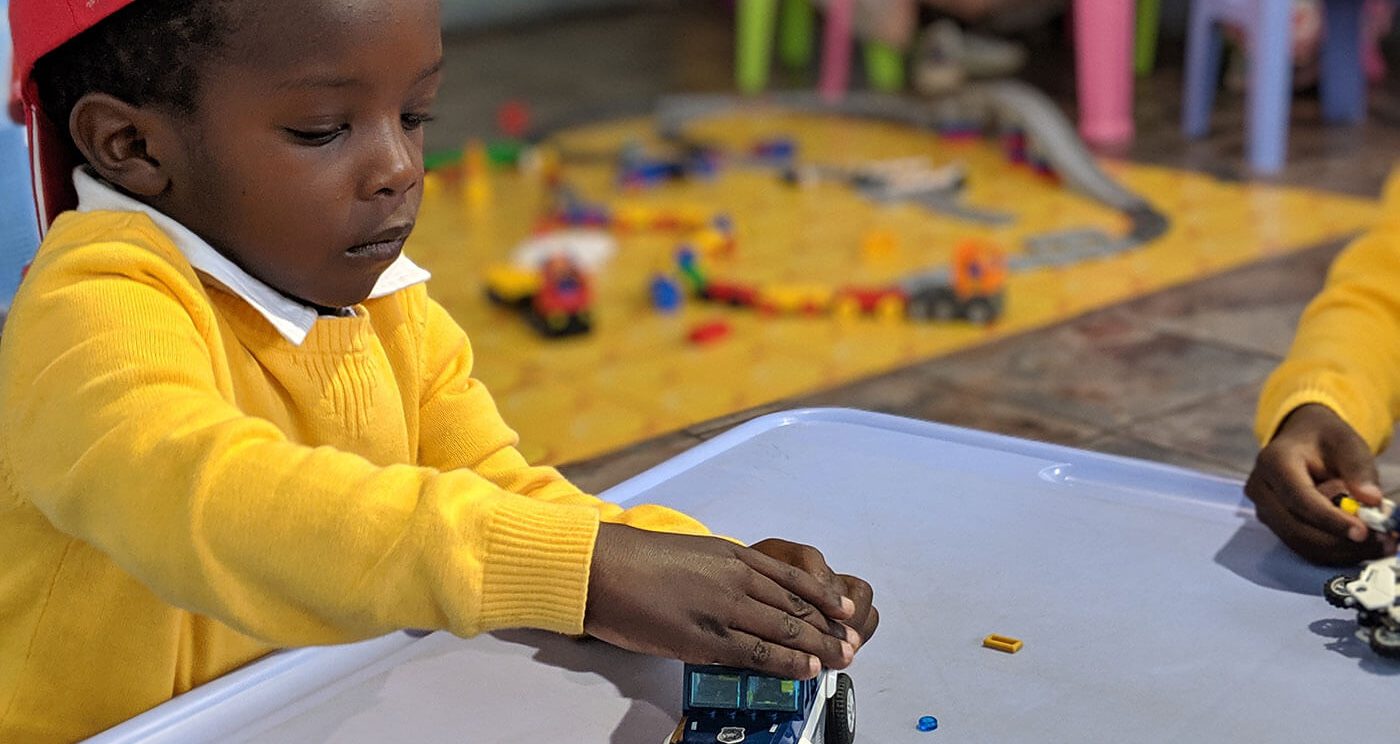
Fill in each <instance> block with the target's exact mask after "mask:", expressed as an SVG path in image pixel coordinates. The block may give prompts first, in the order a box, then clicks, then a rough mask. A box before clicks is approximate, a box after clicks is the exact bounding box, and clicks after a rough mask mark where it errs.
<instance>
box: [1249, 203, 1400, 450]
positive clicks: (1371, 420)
mask: <svg viewBox="0 0 1400 744" xmlns="http://www.w3.org/2000/svg"><path fill="white" fill-rule="evenodd" d="M1387 202H1388V205H1387V217H1386V218H1385V221H1384V222H1382V224H1380V225H1379V226H1377V227H1376V228H1375V229H1373V230H1372V231H1371V232H1370V233H1368V234H1367V235H1365V236H1363V237H1362V238H1360V239H1358V240H1357V241H1356V242H1355V243H1353V244H1352V245H1351V246H1349V247H1348V248H1347V249H1346V250H1345V251H1344V252H1343V253H1342V254H1341V255H1340V256H1339V257H1338V258H1337V260H1336V262H1335V263H1334V264H1333V266H1332V269H1331V271H1330V272H1329V275H1328V279H1327V285H1326V287H1325V288H1324V289H1323V291H1322V293H1321V294H1319V295H1318V296H1317V298H1316V299H1314V300H1313V301H1312V303H1311V304H1309V305H1308V308H1307V310H1305V311H1304V313H1303V316H1302V318H1301V320H1300V321H1299V324H1298V333H1297V335H1296V337H1295V338H1294V341H1293V346H1292V348H1291V349H1290V351H1289V353H1288V357H1287V358H1286V359H1285V360H1284V362H1283V364H1282V365H1280V366H1279V368H1278V369H1277V370H1275V371H1274V373H1273V374H1272V375H1271V376H1270V378H1269V380H1268V382H1267V383H1266V384H1265V386H1264V390H1263V393H1262V394H1261V395H1260V400H1259V411H1258V414H1257V417H1256V420H1255V433H1256V435H1257V436H1258V438H1259V441H1260V442H1261V443H1265V444H1266V443H1268V442H1269V441H1270V440H1271V439H1273V437H1274V435H1275V434H1276V433H1277V431H1278V428H1279V425H1280V424H1281V423H1282V422H1283V420H1284V419H1285V418H1286V417H1287V416H1288V415H1289V413H1291V412H1292V411H1294V410H1296V409H1297V408H1298V407H1299V406H1302V405H1305V404H1308V403H1318V404H1321V405H1324V406H1326V407H1328V408H1330V409H1332V410H1333V411H1335V412H1336V413H1337V414H1338V415H1339V416H1341V418H1342V419H1343V420H1344V421H1346V422H1347V423H1348V424H1349V425H1350V426H1351V427H1352V428H1353V429H1355V430H1356V431H1357V432H1358V433H1359V434H1360V435H1361V436H1362V438H1364V439H1365V440H1366V443H1367V444H1368V445H1369V446H1370V447H1371V449H1372V451H1373V452H1375V451H1379V450H1380V449H1382V448H1383V447H1384V446H1385V444H1386V442H1387V441H1388V440H1389V438H1390V433H1391V430H1392V429H1393V427H1394V422H1395V419H1396V416H1397V414H1400V180H1393V183H1392V186H1391V194H1390V198H1388V199H1387Z"/></svg>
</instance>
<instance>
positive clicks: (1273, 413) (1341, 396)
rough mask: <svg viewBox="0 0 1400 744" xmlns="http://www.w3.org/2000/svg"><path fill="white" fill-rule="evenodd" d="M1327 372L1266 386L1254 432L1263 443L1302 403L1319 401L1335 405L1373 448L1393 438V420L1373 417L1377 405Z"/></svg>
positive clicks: (1276, 431) (1338, 414)
mask: <svg viewBox="0 0 1400 744" xmlns="http://www.w3.org/2000/svg"><path fill="white" fill-rule="evenodd" d="M1336 378H1337V376H1336V375H1333V374H1330V373H1324V374H1321V375H1317V376H1315V377H1313V378H1311V379H1304V380H1299V381H1298V382H1297V383H1295V384H1294V385H1292V386H1290V387H1288V388H1287V389H1271V388H1272V386H1269V387H1266V388H1265V390H1264V394H1263V396H1262V397H1261V398H1260V401H1259V413H1258V416H1257V418H1256V419H1255V422H1254V433H1255V436H1256V437H1258V439H1259V443H1260V445H1267V444H1268V443H1269V442H1270V441H1272V440H1273V438H1274V436H1275V435H1277V434H1278V429H1279V427H1280V426H1282V425H1283V420H1284V419H1286V418H1288V415H1289V414H1290V413H1292V412H1293V411H1295V410H1297V409H1298V408H1299V407H1300V406H1305V405H1308V404H1309V403H1316V404H1319V405H1323V406H1326V407H1328V408H1330V409H1332V412H1333V413H1335V414H1337V416H1338V417H1339V418H1341V419H1342V420H1343V421H1345V422H1346V423H1347V425H1348V426H1350V427H1351V428H1352V429H1354V430H1356V433H1357V434H1359V435H1360V436H1361V438H1362V439H1363V440H1365V442H1366V444H1367V446H1369V447H1370V448H1371V451H1372V452H1379V451H1381V449H1382V448H1384V447H1385V444H1386V442H1387V441H1388V440H1389V438H1390V429H1391V422H1389V421H1374V420H1372V419H1375V418H1376V416H1375V415H1374V410H1373V409H1374V406H1372V405H1369V404H1368V403H1367V401H1366V400H1365V399H1364V397H1363V396H1361V395H1360V394H1359V393H1357V392H1356V391H1355V390H1353V389H1352V386H1351V385H1349V384H1347V383H1346V381H1345V380H1342V379H1336Z"/></svg>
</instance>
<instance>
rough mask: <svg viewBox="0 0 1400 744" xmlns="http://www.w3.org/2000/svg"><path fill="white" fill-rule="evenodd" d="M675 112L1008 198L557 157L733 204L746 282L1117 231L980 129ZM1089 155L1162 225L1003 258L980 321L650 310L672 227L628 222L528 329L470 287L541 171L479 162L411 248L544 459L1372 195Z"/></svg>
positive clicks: (921, 353)
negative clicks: (718, 323) (873, 239)
mask: <svg viewBox="0 0 1400 744" xmlns="http://www.w3.org/2000/svg"><path fill="white" fill-rule="evenodd" d="M690 134H691V135H693V136H695V137H697V138H701V139H704V140H706V141H709V142H716V143H722V144H725V145H728V146H731V147H733V148H734V149H735V150H744V149H746V148H748V147H750V146H751V145H752V144H753V143H754V142H756V141H759V140H762V139H765V138H772V137H787V138H791V139H792V140H793V141H795V142H796V144H797V148H798V153H799V155H800V158H801V159H802V160H803V161H804V162H819V163H825V164H829V165H855V164H858V163H860V162H862V161H869V160H884V159H893V158H907V157H910V156H914V155H917V156H923V157H926V158H928V160H929V163H930V165H931V166H939V165H943V164H948V163H954V162H957V163H961V164H963V166H964V167H965V168H966V173H967V175H968V181H967V187H966V191H965V196H964V201H965V203H966V204H967V205H969V206H974V207H979V208H984V209H993V210H997V211H1001V212H1006V213H1009V214H1011V215H1012V216H1014V221H1013V222H1011V223H1010V224H1009V225H1006V226H1003V227H988V226H984V225H979V224H974V223H969V222H964V221H959V220H958V219H954V218H951V217H948V216H944V215H940V214H935V213H932V212H930V211H927V210H925V209H923V208H921V207H918V206H912V205H908V204H897V205H887V204H878V203H874V202H872V201H870V200H868V199H867V198H865V197H864V196H862V195H860V194H858V193H856V192H855V191H854V190H852V189H851V188H849V187H847V186H845V185H842V184H839V183H822V184H819V185H817V186H814V187H810V188H795V187H792V186H790V185H787V184H784V183H783V182H782V180H781V179H779V178H778V177H777V176H776V175H775V173H774V172H773V171H772V170H764V169H759V168H746V167H732V168H725V169H723V170H722V171H721V172H720V174H719V175H718V177H717V178H715V179H714V180H711V181H687V182H681V183H674V184H667V185H662V186H659V187H657V188H655V189H652V190H647V191H642V192H638V193H623V192H620V191H619V188H618V185H617V172H616V166H615V164H614V163H612V162H610V161H608V160H607V159H604V158H599V159H596V160H588V159H583V160H580V161H578V162H570V163H568V164H567V165H565V166H564V177H565V178H566V179H567V181H568V182H569V183H570V184H572V185H573V186H574V187H575V188H576V189H577V190H578V193H579V194H581V195H582V196H583V197H585V198H587V199H588V200H590V201H594V202H598V203H601V204H608V205H614V206H616V205H618V204H633V205H646V206H653V207H658V208H679V209H695V208H703V209H705V210H712V211H714V212H722V213H726V214H728V215H729V216H730V217H732V219H733V223H734V226H735V230H736V232H737V240H738V244H737V245H738V247H737V250H736V251H735V252H734V253H733V255H732V256H730V257H728V258H725V257H718V258H714V259H711V260H710V261H709V262H708V264H707V269H708V270H709V271H710V272H711V273H712V274H713V275H716V276H723V277H725V278H732V279H742V280H744V281H750V282H754V283H761V282H793V283H808V284H810V283H826V284H830V285H833V286H837V285H845V284H862V285H878V284H888V283H891V282H893V281H897V280H898V279H899V278H901V277H904V276H907V275H909V274H911V273H914V272H918V271H920V270H926V269H929V268H931V267H938V266H941V265H945V264H947V262H948V261H949V259H950V256H951V255H952V251H953V249H954V247H955V246H956V245H957V244H958V242H959V241H960V240H962V239H964V238H967V237H973V236H976V237H982V238H988V239H990V240H992V241H994V242H996V243H997V244H999V245H1000V246H1002V248H1003V249H1004V250H1005V251H1006V253H1007V254H1008V255H1009V256H1010V257H1012V258H1013V259H1014V258H1015V257H1016V256H1017V254H1018V253H1020V252H1021V251H1023V250H1024V248H1023V246H1024V241H1025V239H1026V238H1028V237H1031V236H1035V235H1038V234H1043V233H1046V232H1047V231H1056V230H1068V229H1074V228H1081V227H1091V228H1098V229H1100V230H1103V231H1104V232H1107V233H1110V234H1115V235H1118V234H1123V233H1124V232H1125V231H1126V230H1127V229H1128V223H1127V218H1126V217H1125V216H1123V215H1122V214H1121V213H1119V212H1116V211H1114V210H1112V209H1110V208H1108V207H1106V206H1103V205H1101V204H1099V203H1097V202H1095V201H1092V200H1090V199H1088V198H1086V197H1083V196H1080V195H1079V194H1076V193H1073V192H1071V191H1070V190H1068V189H1066V188H1063V187H1061V186H1060V185H1058V183H1056V182H1055V181H1054V180H1053V179H1050V178H1047V177H1045V176H1042V175H1039V174H1037V173H1035V172H1033V171H1032V170H1031V169H1028V168H1025V167H1014V166H1012V165H1011V164H1010V163H1009V162H1008V160H1007V158H1006V157H1005V156H1004V154H1003V151H1002V149H1001V148H1000V147H999V145H998V144H997V143H996V142H994V141H984V140H971V141H956V140H950V139H946V138H942V137H939V136H938V135H936V134H934V133H931V132H927V131H921V130H918V129H915V128H912V127H907V126H902V125H898V124H890V123H885V122H879V121H872V120H862V119H855V118H841V117H831V116H819V115H815V114H797V113H782V112H776V111H770V112H768V113H763V114H755V113H745V112H735V113H733V114H727V115H720V116H716V117H712V118H707V119H705V120H703V121H700V122H697V123H695V124H694V125H693V126H692V127H691V129H690ZM653 138H654V135H653V123H652V122H651V121H649V120H627V121H621V122H614V123H609V124H604V125H596V126H589V127H582V128H578V129H575V130H571V131H568V132H566V133H564V134H562V135H558V136H556V137H555V138H553V140H552V144H554V145H556V146H558V147H559V148H560V149H561V150H563V151H566V152H583V153H587V152H598V153H605V152H616V151H618V150H619V148H621V147H622V146H623V145H624V144H626V143H628V142H643V143H646V142H651V141H653ZM1102 165H1103V168H1104V169H1105V170H1106V171H1107V172H1108V173H1109V174H1110V175H1111V176H1112V177H1113V178H1115V179H1117V180H1118V181H1119V182H1120V183H1122V184H1123V185H1125V186H1127V187H1128V188H1129V189H1131V190H1133V191H1135V192H1136V193H1138V194H1140V195H1143V196H1144V197H1146V198H1147V199H1148V200H1149V201H1151V202H1152V204H1153V205H1154V206H1155V207H1156V208H1157V209H1158V210H1159V211H1161V212H1162V213H1164V214H1166V215H1167V216H1168V217H1169V218H1170V220H1171V224H1172V226H1171V229H1170V231H1169V232H1168V233H1167V234H1166V235H1165V237H1163V238H1161V239H1158V240H1156V241H1153V242H1151V243H1149V244H1148V245H1146V246H1144V247H1141V248H1137V249H1134V250H1131V251H1128V252H1124V253H1122V254H1119V255H1114V256H1111V257H1107V258H1097V259H1088V260H1082V261H1078V262H1076V263H1072V264H1069V265H1063V266H1056V267H1042V268H1034V269H1029V270H1025V271H1019V272H1015V273H1013V274H1012V275H1011V277H1010V279H1009V280H1008V282H1007V290H1006V310H1005V313H1004V315H1003V316H1002V317H1001V320H1000V321H999V322H998V323H996V324H994V325H992V326H989V327H977V326H972V325H969V324H966V323H950V324H936V323H918V322H908V321H894V322H891V321H881V320H876V319H873V318H857V319H840V318H836V317H831V316H821V317H803V316H792V317H789V316H779V317H770V316H764V315H762V314H759V313H755V312H752V311H750V310H745V309H741V308H729V307H721V306H717V305H707V304H702V303H698V302H695V301H693V300H689V299H687V301H686V303H685V304H684V306H683V307H682V308H681V310H680V311H679V312H677V313H676V314H674V315H665V314H661V313H658V312H657V311H655V310H653V309H652V307H651V304H650V299H649V292H648V285H649V282H650V279H651V277H652V275H653V273H654V272H657V271H670V272H672V273H674V269H675V265H676V264H675V252H676V247H677V245H678V243H679V242H680V235H678V234H677V233H674V232H669V233H668V232H639V233H636V234H631V235H624V236H621V237H620V239H619V246H618V251H617V253H616V255H615V256H614V257H613V258H612V260H611V262H610V263H609V264H608V265H607V267H606V268H605V269H604V270H602V271H600V272H599V273H598V274H597V275H596V277H595V278H594V292H595V297H596V300H595V306H594V311H593V317H594V330H593V332H592V333H590V334H588V335H586V336H581V337H575V338H570V339H565V340H544V339H542V338H540V337H539V336H538V335H537V334H536V333H535V332H534V331H533V330H532V329H531V328H530V327H529V326H528V325H527V324H526V323H525V322H524V321H523V320H522V319H521V318H520V317H519V316H518V315H517V314H515V313H513V312H511V311H509V310H506V309H502V308H499V307H495V306H493V305H491V304H490V303H489V302H488V301H487V300H486V298H485V284H484V282H485V274H486V269H487V267H488V266H490V265H492V264H495V263H499V262H501V261H504V260H506V259H507V257H508V256H509V255H510V254H511V251H512V249H513V248H515V247H516V246H517V245H518V244H520V243H521V241H523V240H524V239H526V238H527V237H528V236H529V234H530V232H531V230H532V227H533V226H534V225H535V223H536V221H537V220H538V218H539V217H540V215H541V214H542V213H543V212H544V211H545V210H546V209H547V208H548V206H549V204H550V203H551V202H550V197H549V192H548V190H547V188H546V186H545V185H544V184H543V183H542V181H541V179H540V178H539V177H537V176H529V175H524V174H521V173H517V172H515V171H505V170H500V171H494V172H492V173H491V175H490V188H489V189H488V190H487V192H488V193H486V194H484V195H482V196H478V198H477V199H476V200H475V203H473V201H474V200H470V199H467V198H465V197H464V195H463V194H462V193H461V192H460V190H458V189H454V188H450V187H448V188H437V189H432V190H430V192H429V193H428V194H426V196H425V201H424V206H423V211H422V216H421V219H420V221H419V225H418V229H417V230H416V232H415V233H414V235H413V238H412V239H411V241H410V244H409V246H408V253H409V254H410V255H411V256H412V257H413V258H414V260H416V261H417V262H419V263H420V264H422V265H423V266H424V267H426V268H428V269H429V270H431V271H432V272H433V275H434V278H433V280H432V282H431V284H430V289H431V292H432V294H433V295H434V296H435V297H436V298H437V299H438V301H440V302H441V303H442V304H443V305H444V306H446V308H447V309H448V310H449V311H450V312H451V313H452V314H453V316H454V317H455V318H456V319H457V320H458V321H459V322H460V323H461V324H462V325H463V327H465V328H466V330H467V333H468V334H469V335H470V336H471V339H472V343H473V346H474V348H475V351H476V359H477V366H476V371H475V373H476V376H477V377H479V378H480V379H481V380H482V381H484V382H485V383H486V385H487V386H488V387H489V388H490V389H491V391H492V393H493V395H494V396H495V398H496V401H497V403H498V404H499V406H500V409H501V412H502V414H503V415H504V417H505V419H506V421H508V422H509V423H510V424H511V425H512V426H513V427H515V428H516V429H517V430H518V431H519V432H520V434H521V438H522V443H521V447H522V450H523V451H524V453H525V454H526V456H527V457H529V458H530V459H531V460H533V461H538V462H543V463H550V464H557V463H563V462H568V461H574V460H578V459H581V458H586V457H590V456H593V455H597V454H600V453H604V452H607V451H610V450H614V449H617V448H619V447H623V446H625V445H628V444H631V443H634V442H637V441H638V440H641V439H644V438H646V437H650V436H653V435H656V434H661V433H664V432H667V431H671V430H675V429H678V428H681V427H684V426H687V425H690V424H694V423H696V422H700V421H703V420H706V419H710V418H713V417H716V416H720V415H723V414H726V413H731V412H734V411H737V410H741V409H744V408H747V407H751V406H755V405H759V404H762V403H765V402H769V401H772V400H775V399H778V398H783V397H787V396H792V395H796V394H800V393H805V392H809V391H812V390H815V389H819V388H826V387H831V386H835V385H839V384H841V383H845V382H849V381H852V380H855V379H857V378H861V377H865V376H868V375H872V374H875V373H879V372H883V371H887V370H890V369H892V368H896V367H900V366H903V365H907V364H910V363H912V362H916V361H919V360H923V359H928V358H929V357H933V356H937V355H940V354H946V353H949V352H952V351H956V350H958V349H963V348H966V347H968V346H972V345H974V344H981V343H985V342H987V341H990V340H993V339H996V338H1000V337H1003V336H1006V335H1009V334H1013V333H1019V332H1022V331H1025V330H1028V329H1032V328H1037V327H1041V326H1045V325H1048V324H1051V323H1054V322H1056V321H1061V320H1064V319H1066V318H1069V317H1071V316H1074V315H1077V314H1080V313H1083V312H1085V311H1088V310H1093V309H1096V308H1101V307H1104V306H1106V305H1110V304H1113V303H1117V302H1121V301H1123V300H1126V299H1129V298H1132V297H1136V296H1140V295H1143V294H1146V293H1149V292H1152V291H1154V290H1158V289H1162V288H1164V287H1168V286H1171V285H1176V284H1181V283H1183V282H1188V281H1191V280H1195V279H1199V278H1201V277H1204V276H1208V275H1211V274H1215V273H1219V272H1222V271H1225V270H1227V269H1230V268H1233V267H1236V266H1239V265H1241V264H1245V263H1248V262H1251V261H1257V260H1260V259H1264V258H1268V257H1270V256H1276V255H1279V254H1281V253H1287V252H1289V251H1295V250H1298V249H1301V248H1305V247H1309V246H1313V245H1317V244H1319V243H1321V242H1323V241H1326V240H1330V239H1334V238H1337V237H1339V236H1343V235H1346V234H1349V233H1353V232H1356V231H1358V230H1360V229H1362V228H1364V227H1365V226H1366V225H1367V224H1368V223H1369V222H1370V221H1371V220H1372V219H1373V217H1374V216H1375V213H1376V206H1375V204H1374V203H1373V202H1370V201H1365V200H1361V199H1354V198H1347V197H1342V196H1336V195H1332V194H1327V193H1322V192H1317V191H1309V190H1304V189H1293V188H1281V187H1276V186H1269V185H1256V184H1235V183H1225V182H1221V181H1219V180H1216V179H1213V178H1211V177H1209V176H1204V175H1200V174H1196V173H1187V172H1182V171H1176V170H1169V169H1165V168H1154V167H1146V166H1139V165H1132V164H1128V163H1120V162H1105V163H1103V164H1102ZM876 230H881V231H889V232H892V233H893V234H895V235H897V236H898V247H897V249H896V250H895V251H893V253H886V254H884V255H871V254H870V253H869V252H863V251H862V249H861V246H862V240H863V238H865V237H866V236H867V235H869V234H870V233H871V231H876ZM714 320H724V321H726V322H727V323H729V324H730V325H731V326H732V332H731V333H730V335H729V336H728V337H726V338H725V339H723V340H722V341H719V342H716V343H713V344H708V345H703V346H697V345H694V344H692V343H690V342H689V341H688V340H687V334H688V332H689V331H690V330H691V329H692V328H694V327H695V326H697V325H699V324H701V323H707V322H711V321H714Z"/></svg>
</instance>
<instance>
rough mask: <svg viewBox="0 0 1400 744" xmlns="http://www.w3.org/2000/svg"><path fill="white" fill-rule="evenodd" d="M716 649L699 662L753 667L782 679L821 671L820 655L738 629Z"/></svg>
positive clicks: (801, 677) (741, 667) (755, 669)
mask: <svg viewBox="0 0 1400 744" xmlns="http://www.w3.org/2000/svg"><path fill="white" fill-rule="evenodd" d="M717 651H718V653H716V654H713V655H707V657H706V658H704V659H701V660H700V662H699V663H702V664H719V665H722V666H730V667H738V668H740V669H752V670H754V671H756V672H762V673H763V674H768V675H772V676H774V677H781V678H782V679H812V678H813V677H816V676H817V675H818V674H819V673H821V666H822V662H821V659H818V658H817V657H815V656H813V655H811V654H808V653H804V652H802V651H797V650H795V649H791V648H785V647H783V646H780V645H778V644H776V643H771V642H769V641H765V640H763V639H762V638H759V637H758V636H755V635H752V634H749V633H745V632H743V631H740V630H735V631H731V632H730V633H729V638H728V642H727V643H725V644H724V646H723V647H721V648H719V649H717Z"/></svg>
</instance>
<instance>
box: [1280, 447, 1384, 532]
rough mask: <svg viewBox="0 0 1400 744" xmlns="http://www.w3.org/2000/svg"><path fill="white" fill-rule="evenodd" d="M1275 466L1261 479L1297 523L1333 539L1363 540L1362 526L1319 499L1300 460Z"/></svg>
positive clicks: (1324, 499)
mask: <svg viewBox="0 0 1400 744" xmlns="http://www.w3.org/2000/svg"><path fill="white" fill-rule="evenodd" d="M1277 465H1278V467H1277V468H1275V469H1271V470H1269V471H1268V472H1265V473H1264V474H1263V475H1264V479H1265V481H1266V483H1267V485H1268V486H1269V487H1270V488H1271V489H1272V490H1273V492H1274V494H1275V495H1276V496H1277V497H1278V501H1279V502H1280V503H1281V504H1282V505H1283V507H1284V508H1285V509H1287V510H1288V513H1289V514H1291V515H1292V516H1293V517H1294V518H1295V519H1296V520H1297V521H1299V522H1302V523H1303V524H1306V525H1309V526H1311V527H1314V528H1316V529H1319V530H1322V531H1323V532H1326V533H1328V534H1330V535H1333V536H1334V537H1340V536H1343V535H1345V536H1346V537H1348V538H1349V539H1351V540H1352V541H1353V542H1361V541H1363V540H1365V539H1366V533H1367V532H1368V531H1369V530H1367V529H1366V525H1365V524H1364V523H1363V522H1362V521H1361V520H1360V519H1357V518H1356V517H1354V516H1352V515H1350V514H1347V513H1346V512H1344V511H1342V510H1341V509H1339V508H1337V506H1336V505H1335V504H1333V503H1332V502H1331V501H1330V500H1328V499H1327V497H1325V496H1323V495H1322V493H1321V492H1320V491H1318V490H1317V487H1316V486H1315V485H1313V479H1312V475H1311V474H1309V473H1308V469H1307V467H1306V466H1304V465H1303V463H1302V462H1301V461H1300V460H1294V461H1288V460H1282V461H1280V462H1279V463H1278V464H1277ZM1270 526H1273V525H1270Z"/></svg>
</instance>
